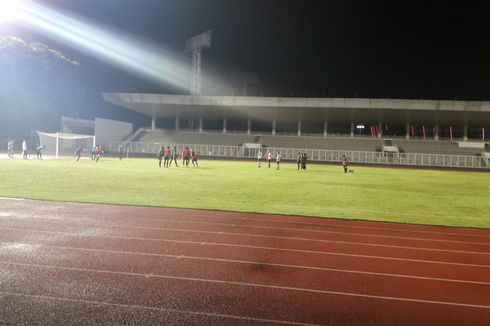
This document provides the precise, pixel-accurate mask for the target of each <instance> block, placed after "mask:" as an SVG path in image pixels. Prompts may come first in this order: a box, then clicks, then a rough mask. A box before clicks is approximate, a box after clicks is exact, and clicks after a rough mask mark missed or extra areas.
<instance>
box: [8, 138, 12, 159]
mask: <svg viewBox="0 0 490 326" xmlns="http://www.w3.org/2000/svg"><path fill="white" fill-rule="evenodd" d="M7 151H8V156H9V157H10V158H14V140H13V139H9V141H8V143H7Z"/></svg>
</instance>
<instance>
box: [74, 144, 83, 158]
mask: <svg viewBox="0 0 490 326" xmlns="http://www.w3.org/2000/svg"><path fill="white" fill-rule="evenodd" d="M82 150H83V148H82V146H78V147H77V148H75V155H76V156H77V162H78V161H80V155H81V154H82Z"/></svg>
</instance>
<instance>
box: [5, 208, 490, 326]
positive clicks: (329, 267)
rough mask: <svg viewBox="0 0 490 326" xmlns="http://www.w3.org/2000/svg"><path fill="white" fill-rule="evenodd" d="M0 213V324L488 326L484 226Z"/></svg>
mask: <svg viewBox="0 0 490 326" xmlns="http://www.w3.org/2000/svg"><path fill="white" fill-rule="evenodd" d="M0 206H1V209H0V324H65V325H67V324H70V325H88V324H90V325H255V324H257V325H273V324H278V325H280V324H289V325H329V324H335V325H339V324H340V325H414V324H417V325H420V324H427V325H428V324H444V325H462V324H465V325H483V324H488V323H490V295H489V293H490V231H489V230H474V229H461V228H444V227H431V226H414V225H402V224H388V223H374V222H361V221H344V220H335V219H314V218H301V217H287V216H274V215H259V214H245V213H230V212H212V211H201V210H185V209H166V208H145V207H131V206H111V205H91V204H76V203H60V202H44V201H32V200H17V199H8V198H0Z"/></svg>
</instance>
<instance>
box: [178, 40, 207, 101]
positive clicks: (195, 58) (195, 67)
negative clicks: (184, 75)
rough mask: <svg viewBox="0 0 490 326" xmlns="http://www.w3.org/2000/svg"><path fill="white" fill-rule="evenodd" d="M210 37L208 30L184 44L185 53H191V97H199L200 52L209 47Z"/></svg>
mask: <svg viewBox="0 0 490 326" xmlns="http://www.w3.org/2000/svg"><path fill="white" fill-rule="evenodd" d="M211 35H212V31H210V30H209V31H207V32H204V33H202V34H199V35H196V36H194V37H192V38H190V39H188V40H187V41H186V42H185V50H186V52H192V72H191V95H201V51H202V50H204V49H207V48H209V47H210V46H211Z"/></svg>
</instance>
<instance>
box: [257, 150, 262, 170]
mask: <svg viewBox="0 0 490 326" xmlns="http://www.w3.org/2000/svg"><path fill="white" fill-rule="evenodd" d="M261 159H262V150H261V149H259V152H258V153H257V167H259V168H260V165H261V163H260V160H261Z"/></svg>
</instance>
